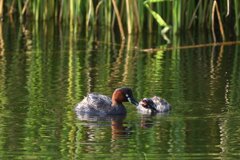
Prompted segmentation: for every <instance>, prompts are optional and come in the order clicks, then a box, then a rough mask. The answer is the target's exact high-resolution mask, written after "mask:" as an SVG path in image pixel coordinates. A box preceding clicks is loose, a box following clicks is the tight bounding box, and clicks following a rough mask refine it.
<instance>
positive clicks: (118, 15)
mask: <svg viewBox="0 0 240 160" xmlns="http://www.w3.org/2000/svg"><path fill="white" fill-rule="evenodd" d="M112 4H113V8H114V11H115V14H116V16H117V21H118V27H119V30H120V33H121V38H122V40H124V39H125V35H124V30H123V25H122V21H121V17H120V14H119V11H118V8H117V5H116V1H115V0H112Z"/></svg>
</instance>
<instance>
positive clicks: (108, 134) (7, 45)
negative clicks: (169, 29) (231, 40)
mask: <svg viewBox="0 0 240 160" xmlns="http://www.w3.org/2000/svg"><path fill="white" fill-rule="evenodd" d="M192 41H195V43H203V42H208V41H211V40H210V39H209V38H207V37H206V36H202V37H201V36H200V37H198V38H196V37H195V38H194V39H191V41H188V38H178V39H177V38H176V37H175V38H174V41H173V44H174V45H175V46H180V45H183V44H192ZM157 46H161V47H162V48H164V47H167V46H166V45H161V40H159V39H158V36H157V35H153V36H149V37H147V38H146V37H145V36H143V37H140V38H139V37H135V36H132V37H129V38H128V39H127V40H126V42H122V43H121V42H120V41H119V40H118V37H117V36H116V37H111V36H110V34H109V33H108V32H106V31H103V32H100V33H99V34H98V35H95V34H94V33H90V32H89V33H87V34H84V33H70V32H68V30H65V28H64V27H63V28H61V29H59V28H56V27H54V25H52V24H45V23H43V26H42V28H34V26H31V25H29V26H24V25H22V26H15V25H13V24H11V25H9V24H7V23H6V24H0V158H1V159H46V158H47V159H94V158H100V157H101V158H106V159H116V158H122V159H136V158H139V159H153V158H154V159H160V158H168V159H187V158H189V159H194V158H196V159H213V158H216V159H225V158H226V159H228V158H237V157H239V156H240V154H239V153H240V146H239V144H240V138H239V133H240V130H239V128H240V110H239V99H240V84H239V78H240V56H239V46H216V47H205V48H198V49H185V50H180V49H174V50H171V51H158V52H152V53H151V52H149V53H146V52H141V51H139V49H140V48H151V47H157ZM119 86H129V87H131V88H133V90H134V94H135V97H136V98H137V99H141V98H143V97H151V96H153V95H160V96H162V97H164V98H166V99H167V100H168V101H169V102H170V103H171V104H172V106H173V110H172V111H171V113H169V114H167V115H157V116H150V115H142V114H140V113H138V112H136V110H135V108H134V107H132V106H131V105H129V104H126V107H127V110H128V114H127V115H126V116H125V117H119V116H117V117H116V116H113V117H88V116H79V117H77V116H76V115H75V113H74V111H73V109H74V105H75V104H76V103H77V102H78V101H80V100H81V99H82V98H83V96H84V95H86V94H87V93H88V92H100V93H103V94H106V95H109V96H110V95H111V92H112V91H113V90H114V89H115V88H117V87H119Z"/></svg>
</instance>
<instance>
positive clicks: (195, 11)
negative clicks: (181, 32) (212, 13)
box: [188, 0, 202, 29]
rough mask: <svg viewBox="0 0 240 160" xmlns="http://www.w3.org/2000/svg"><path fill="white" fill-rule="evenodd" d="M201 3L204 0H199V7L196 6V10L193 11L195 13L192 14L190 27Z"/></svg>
mask: <svg viewBox="0 0 240 160" xmlns="http://www.w3.org/2000/svg"><path fill="white" fill-rule="evenodd" d="M201 3H202V0H199V1H198V4H197V7H196V8H195V10H194V12H193V15H192V18H191V20H190V23H189V25H188V29H190V28H191V26H192V23H193V20H194V19H195V16H196V13H197V10H198V8H199V6H200V4H201Z"/></svg>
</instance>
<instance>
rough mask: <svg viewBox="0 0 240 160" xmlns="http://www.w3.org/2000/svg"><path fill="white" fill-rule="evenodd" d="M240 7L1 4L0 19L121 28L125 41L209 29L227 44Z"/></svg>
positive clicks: (213, 3)
mask: <svg viewBox="0 0 240 160" xmlns="http://www.w3.org/2000/svg"><path fill="white" fill-rule="evenodd" d="M239 7H240V5H239V1H237V0H234V1H231V3H230V1H229V0H227V1H219V0H210V1H203V0H197V1H193V0H181V1H177V0H142V1H141V0H140V1H137V0H126V1H120V0H97V1H96V0H95V1H93V0H89V1H83V0H69V1H68V0H52V1H40V0H35V1H29V0H18V1H16V0H11V1H3V0H0V16H1V17H3V18H4V19H7V18H10V19H11V20H17V19H19V20H20V21H21V22H24V21H28V20H30V19H34V20H35V21H36V22H39V21H42V20H54V21H55V22H56V23H58V24H61V25H63V24H64V25H65V24H67V25H68V26H69V28H70V30H71V31H76V30H77V29H81V28H84V27H86V28H89V29H95V30H96V29H97V26H99V25H100V26H105V27H106V26H107V27H110V28H115V27H118V28H119V32H120V33H121V37H122V39H124V38H125V33H126V32H127V33H129V34H131V33H137V32H141V31H149V32H152V31H153V30H155V31H156V26H157V30H159V29H160V31H161V32H162V33H163V34H164V33H167V31H168V30H169V29H170V26H172V31H173V33H178V32H179V31H180V30H186V29H199V28H207V29H208V30H210V31H212V33H213V37H214V40H215V41H216V38H215V37H216V35H215V32H217V31H218V30H219V31H220V34H221V37H222V40H225V34H224V28H225V27H232V28H231V29H235V33H236V34H239V29H240V27H239V25H240V23H239V18H240V9H239ZM229 23H231V24H233V25H229Z"/></svg>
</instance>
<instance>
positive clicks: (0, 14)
mask: <svg viewBox="0 0 240 160" xmlns="http://www.w3.org/2000/svg"><path fill="white" fill-rule="evenodd" d="M3 1H4V0H0V19H2V18H3Z"/></svg>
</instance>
